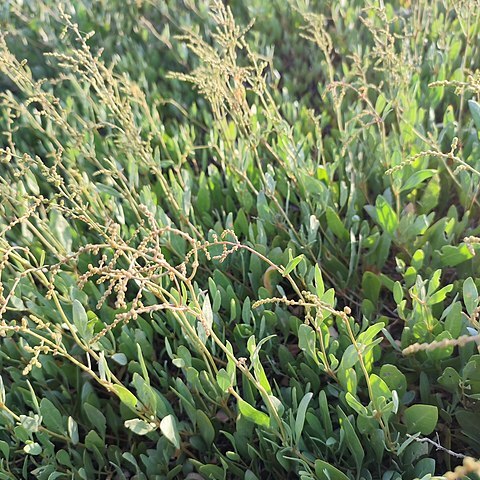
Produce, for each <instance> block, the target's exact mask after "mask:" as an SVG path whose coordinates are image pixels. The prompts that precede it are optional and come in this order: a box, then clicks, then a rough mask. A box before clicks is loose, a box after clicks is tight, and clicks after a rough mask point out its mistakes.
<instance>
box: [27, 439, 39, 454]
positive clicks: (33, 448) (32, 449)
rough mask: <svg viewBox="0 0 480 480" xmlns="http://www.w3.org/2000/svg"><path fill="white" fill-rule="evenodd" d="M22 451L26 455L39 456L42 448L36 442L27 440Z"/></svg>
mask: <svg viewBox="0 0 480 480" xmlns="http://www.w3.org/2000/svg"><path fill="white" fill-rule="evenodd" d="M23 451H24V452H25V453H27V454H28V455H40V454H41V453H42V447H41V446H40V445H39V444H38V443H37V442H32V441H31V440H27V444H26V445H25V446H24V447H23Z"/></svg>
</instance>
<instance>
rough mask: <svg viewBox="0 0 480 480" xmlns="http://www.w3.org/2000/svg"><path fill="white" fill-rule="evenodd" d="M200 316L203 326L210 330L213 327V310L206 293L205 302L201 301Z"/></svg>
mask: <svg viewBox="0 0 480 480" xmlns="http://www.w3.org/2000/svg"><path fill="white" fill-rule="evenodd" d="M202 314H203V318H204V320H205V324H206V325H207V327H208V329H209V330H211V329H212V325H213V310H212V305H211V303H210V298H209V296H208V293H207V294H206V295H205V300H204V301H203V307H202Z"/></svg>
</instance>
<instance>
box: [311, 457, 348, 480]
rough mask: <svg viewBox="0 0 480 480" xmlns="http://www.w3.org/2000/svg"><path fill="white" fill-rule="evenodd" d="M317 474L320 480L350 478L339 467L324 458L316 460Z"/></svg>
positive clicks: (344, 479) (345, 479)
mask: <svg viewBox="0 0 480 480" xmlns="http://www.w3.org/2000/svg"><path fill="white" fill-rule="evenodd" d="M315 475H316V476H317V478H318V480H349V479H348V477H347V476H346V475H345V474H344V473H342V472H341V471H340V470H338V468H335V467H334V466H333V465H330V464H329V463H327V462H324V461H323V460H315Z"/></svg>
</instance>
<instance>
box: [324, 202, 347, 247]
mask: <svg viewBox="0 0 480 480" xmlns="http://www.w3.org/2000/svg"><path fill="white" fill-rule="evenodd" d="M325 213H326V215H327V225H328V228H329V229H330V230H331V231H332V232H333V234H334V235H335V236H336V237H337V238H339V239H340V240H344V241H345V242H348V241H349V240H350V234H349V233H348V230H347V229H346V228H345V226H344V225H343V222H342V221H341V220H340V217H339V216H338V214H337V212H335V210H334V209H333V208H332V207H327V210H326V212H325Z"/></svg>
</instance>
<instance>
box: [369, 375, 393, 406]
mask: <svg viewBox="0 0 480 480" xmlns="http://www.w3.org/2000/svg"><path fill="white" fill-rule="evenodd" d="M370 383H371V386H372V393H373V396H374V397H375V398H378V397H384V398H385V399H386V400H389V399H390V398H392V392H391V391H390V389H389V388H388V385H387V384H386V382H384V381H383V380H382V379H381V378H380V377H379V376H378V375H375V374H374V373H372V374H371V375H370Z"/></svg>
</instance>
